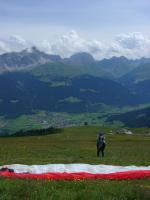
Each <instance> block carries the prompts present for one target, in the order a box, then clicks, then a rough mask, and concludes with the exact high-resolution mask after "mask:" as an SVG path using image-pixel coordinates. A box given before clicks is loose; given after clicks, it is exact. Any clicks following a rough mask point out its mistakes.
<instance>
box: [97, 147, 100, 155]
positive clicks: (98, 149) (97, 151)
mask: <svg viewBox="0 0 150 200" xmlns="http://www.w3.org/2000/svg"><path fill="white" fill-rule="evenodd" d="M99 152H100V150H99V148H97V157H99Z"/></svg>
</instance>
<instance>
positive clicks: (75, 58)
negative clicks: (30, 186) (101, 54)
mask: <svg viewBox="0 0 150 200" xmlns="http://www.w3.org/2000/svg"><path fill="white" fill-rule="evenodd" d="M69 60H70V61H71V62H72V63H73V64H77V65H84V64H91V63H94V62H95V60H94V58H93V56H92V55H91V54H89V53H86V52H79V53H76V54H73V55H72V56H71V57H70V58H69Z"/></svg>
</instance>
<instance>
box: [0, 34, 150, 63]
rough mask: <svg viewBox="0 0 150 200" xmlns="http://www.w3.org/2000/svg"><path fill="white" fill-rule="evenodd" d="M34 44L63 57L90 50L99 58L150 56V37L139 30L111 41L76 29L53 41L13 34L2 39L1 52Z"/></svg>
mask: <svg viewBox="0 0 150 200" xmlns="http://www.w3.org/2000/svg"><path fill="white" fill-rule="evenodd" d="M33 45H35V46H37V47H38V48H39V49H40V50H42V51H45V52H47V53H50V54H59V55H61V56H62V57H69V56H71V55H72V54H74V53H77V52H89V53H91V54H92V55H93V56H94V57H95V58H96V59H98V60H100V59H102V58H110V57H112V56H126V57H128V58H133V59H134V58H140V57H150V39H148V38H146V37H144V36H143V35H142V33H139V32H135V33H129V34H120V35H117V36H116V37H115V38H114V40H113V41H111V42H101V41H99V40H95V39H85V38H82V37H80V36H79V35H78V33H77V32H76V31H70V32H69V33H67V34H65V35H62V36H60V37H58V38H56V41H55V42H53V43H51V42H49V41H48V40H43V41H39V42H38V43H37V44H33V43H31V42H29V41H26V40H25V39H23V38H22V37H20V36H18V35H13V36H10V38H9V39H8V40H5V41H0V53H4V52H7V51H19V50H23V49H25V48H29V47H31V46H33Z"/></svg>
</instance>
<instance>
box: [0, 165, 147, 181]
mask: <svg viewBox="0 0 150 200" xmlns="http://www.w3.org/2000/svg"><path fill="white" fill-rule="evenodd" d="M0 176H1V177H10V178H30V179H49V180H80V179H109V180H125V179H140V178H150V166H145V167H144V166H113V165H90V164H47V165H20V164H12V165H4V166H0Z"/></svg>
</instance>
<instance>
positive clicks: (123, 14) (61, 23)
mask: <svg viewBox="0 0 150 200" xmlns="http://www.w3.org/2000/svg"><path fill="white" fill-rule="evenodd" d="M32 45H36V46H38V47H39V48H41V49H42V50H44V51H46V52H48V53H54V54H60V55H62V56H63V57H65V56H70V55H71V54H73V53H75V52H78V51H87V52H89V53H91V54H92V55H93V56H95V57H96V58H104V57H111V56H121V55H123V56H126V57H130V58H138V57H142V56H144V57H150V0H0V54H2V53H4V52H6V51H12V50H15V51H16V50H20V49H23V48H27V47H29V46H32Z"/></svg>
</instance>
